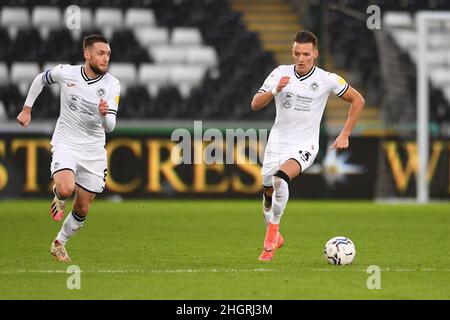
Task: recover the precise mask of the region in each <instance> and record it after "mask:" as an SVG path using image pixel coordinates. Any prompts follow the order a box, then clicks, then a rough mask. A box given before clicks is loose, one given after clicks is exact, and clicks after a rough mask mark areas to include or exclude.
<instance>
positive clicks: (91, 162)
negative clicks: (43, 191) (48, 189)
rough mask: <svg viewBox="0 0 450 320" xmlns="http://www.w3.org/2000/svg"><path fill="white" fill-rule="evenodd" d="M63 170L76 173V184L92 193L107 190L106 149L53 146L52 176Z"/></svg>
mask: <svg viewBox="0 0 450 320" xmlns="http://www.w3.org/2000/svg"><path fill="white" fill-rule="evenodd" d="M62 170H71V171H72V172H73V173H74V175H75V184H76V185H77V186H79V187H80V188H82V189H84V190H86V191H88V192H91V193H102V192H103V190H105V183H106V175H107V172H108V169H107V168H106V149H105V148H101V149H98V150H94V151H92V150H89V151H88V150H79V149H73V148H70V147H68V146H65V145H55V146H53V147H52V163H51V165H50V171H51V178H53V175H54V174H55V173H56V172H58V171H62Z"/></svg>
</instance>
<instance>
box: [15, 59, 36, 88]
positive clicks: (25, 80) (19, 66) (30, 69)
mask: <svg viewBox="0 0 450 320" xmlns="http://www.w3.org/2000/svg"><path fill="white" fill-rule="evenodd" d="M40 71H41V70H40V68H39V65H38V64H37V63H32V62H14V63H13V64H12V66H11V82H13V83H16V84H17V85H18V87H19V90H20V93H21V94H22V95H26V94H27V92H28V89H29V87H30V85H31V82H32V81H33V80H34V78H35V77H36V76H37V75H38V74H39V73H40Z"/></svg>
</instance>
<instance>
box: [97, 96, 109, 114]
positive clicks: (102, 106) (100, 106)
mask: <svg viewBox="0 0 450 320" xmlns="http://www.w3.org/2000/svg"><path fill="white" fill-rule="evenodd" d="M108 110H109V107H108V103H106V101H105V100H103V99H100V103H99V104H98V112H100V115H101V116H102V117H104V116H106V115H107V114H108Z"/></svg>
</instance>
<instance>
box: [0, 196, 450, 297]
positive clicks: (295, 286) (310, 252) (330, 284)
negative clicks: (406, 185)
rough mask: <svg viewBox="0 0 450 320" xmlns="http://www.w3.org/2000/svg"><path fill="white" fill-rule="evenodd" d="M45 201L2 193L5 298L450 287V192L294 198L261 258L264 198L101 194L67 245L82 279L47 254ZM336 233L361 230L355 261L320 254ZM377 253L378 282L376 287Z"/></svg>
mask: <svg viewBox="0 0 450 320" xmlns="http://www.w3.org/2000/svg"><path fill="white" fill-rule="evenodd" d="M48 206H49V201H42V200H21V201H1V202H0V240H1V242H0V244H1V245H0V257H1V259H0V277H1V281H0V299H450V281H449V279H450V255H449V252H450V251H449V249H450V246H449V243H450V204H449V203H441V204H439V203H436V204H430V205H406V204H404V205H388V204H374V203H370V202H332V201H322V202H311V201H299V200H292V201H290V202H289V203H288V206H287V209H286V211H285V214H284V216H283V219H282V224H281V229H280V230H281V232H282V234H283V236H284V238H285V241H286V243H285V246H284V247H283V248H281V249H279V250H278V251H277V252H276V255H275V258H274V260H273V261H270V262H260V261H258V256H259V254H260V250H261V247H262V242H263V238H264V234H265V227H264V223H263V219H262V213H261V212H260V207H261V201H259V200H254V201H250V200H238V201H235V200H234V201H230V200H228V201H227V200H198V201H197V200H195V201H194V200H178V201H174V200H147V201H124V202H121V203H112V202H108V201H101V200H97V201H95V202H94V204H93V206H92V209H91V212H90V215H89V216H88V219H87V221H86V223H85V226H84V228H83V229H82V230H81V231H80V232H79V233H78V234H77V235H76V236H75V237H74V238H72V239H71V240H70V241H69V243H68V245H67V249H68V252H69V254H70V255H71V258H72V263H71V265H77V266H79V267H80V269H81V280H80V281H81V289H79V290H77V289H73V290H69V289H68V288H67V285H66V282H67V279H68V277H70V275H71V274H67V273H66V269H67V267H68V265H67V264H62V263H58V262H57V261H55V260H53V258H52V257H51V256H50V253H49V247H50V243H51V241H52V239H53V238H54V236H55V235H56V233H57V232H58V230H59V228H60V226H61V222H60V223H55V222H54V221H53V220H52V219H51V218H50V215H49V213H48ZM338 235H344V236H347V237H349V238H351V239H352V240H353V241H354V242H355V245H356V250H357V254H356V258H355V260H354V262H353V264H352V265H349V266H331V265H328V264H327V263H326V261H325V259H324V257H323V246H324V244H325V242H326V241H327V240H328V239H330V238H332V237H333V236H338ZM370 265H377V266H379V267H380V270H381V274H380V277H381V278H380V279H381V289H372V290H370V289H368V287H367V280H368V278H369V277H370V276H371V275H372V274H369V273H367V272H366V271H367V267H368V266H370Z"/></svg>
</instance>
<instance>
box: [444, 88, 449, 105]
mask: <svg viewBox="0 0 450 320" xmlns="http://www.w3.org/2000/svg"><path fill="white" fill-rule="evenodd" d="M444 96H445V98H446V99H447V101H448V103H450V84H448V85H447V86H446V87H445V88H444Z"/></svg>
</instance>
